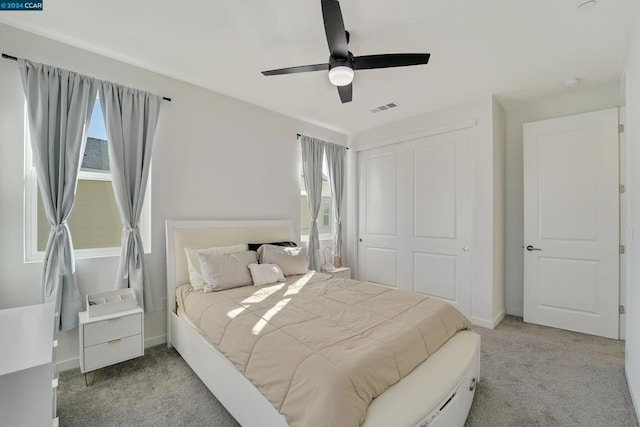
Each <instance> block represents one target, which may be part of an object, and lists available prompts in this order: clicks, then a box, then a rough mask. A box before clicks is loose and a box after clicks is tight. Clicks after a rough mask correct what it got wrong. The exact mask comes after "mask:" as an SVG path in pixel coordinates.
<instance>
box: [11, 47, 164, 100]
mask: <svg viewBox="0 0 640 427" xmlns="http://www.w3.org/2000/svg"><path fill="white" fill-rule="evenodd" d="M2 57H3V58H4V59H10V60H12V61H17V60H18V58H16V57H15V56H11V55H7V54H6V53H3V54H2ZM162 99H164V100H165V101H169V102H171V98H167V97H166V96H163V97H162Z"/></svg>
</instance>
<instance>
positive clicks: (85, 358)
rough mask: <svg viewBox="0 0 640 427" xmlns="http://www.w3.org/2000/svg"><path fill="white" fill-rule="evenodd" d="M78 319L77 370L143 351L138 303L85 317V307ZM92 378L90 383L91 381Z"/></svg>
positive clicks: (114, 362) (98, 367)
mask: <svg viewBox="0 0 640 427" xmlns="http://www.w3.org/2000/svg"><path fill="white" fill-rule="evenodd" d="M78 317H79V320H80V328H79V333H80V371H81V372H82V373H83V374H84V375H85V377H84V379H85V384H86V385H89V383H88V382H87V372H91V371H94V374H93V379H95V370H96V369H100V368H104V367H105V366H109V365H113V364H116V363H120V362H124V361H125V360H129V359H133V358H135V357H140V356H142V355H144V314H143V311H142V309H141V308H140V307H138V308H135V309H133V310H127V311H121V312H118V313H111V314H107V315H104V316H96V317H89V316H88V315H87V312H86V311H83V312H81V313H80V314H79V315H78ZM93 379H92V380H91V385H93Z"/></svg>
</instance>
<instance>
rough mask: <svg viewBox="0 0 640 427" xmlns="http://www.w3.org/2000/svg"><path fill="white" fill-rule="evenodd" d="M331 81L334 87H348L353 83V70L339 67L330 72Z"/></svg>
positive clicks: (342, 66)
mask: <svg viewBox="0 0 640 427" xmlns="http://www.w3.org/2000/svg"><path fill="white" fill-rule="evenodd" d="M329 81H330V82H331V84H332V85H334V86H347V85H349V84H351V82H352V81H353V68H350V67H346V66H344V65H339V66H337V67H333V68H332V69H330V70H329Z"/></svg>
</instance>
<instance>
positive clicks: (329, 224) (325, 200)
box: [300, 158, 333, 241]
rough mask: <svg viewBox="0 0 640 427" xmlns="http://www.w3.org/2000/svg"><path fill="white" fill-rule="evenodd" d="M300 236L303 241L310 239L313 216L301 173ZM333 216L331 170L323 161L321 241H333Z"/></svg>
mask: <svg viewBox="0 0 640 427" xmlns="http://www.w3.org/2000/svg"><path fill="white" fill-rule="evenodd" d="M300 190H301V191H300V234H301V235H302V240H303V241H306V240H307V239H308V238H309V231H310V228H309V226H310V225H311V215H310V214H309V204H308V201H307V190H306V187H305V185H304V176H303V174H302V173H300ZM332 229H333V215H332V203H331V187H330V186H329V170H328V167H327V159H326V158H324V159H323V161H322V201H321V202H320V213H319V214H318V231H319V235H320V236H319V237H320V240H332V239H333V234H332Z"/></svg>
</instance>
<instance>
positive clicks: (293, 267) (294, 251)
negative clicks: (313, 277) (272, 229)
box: [258, 245, 309, 276]
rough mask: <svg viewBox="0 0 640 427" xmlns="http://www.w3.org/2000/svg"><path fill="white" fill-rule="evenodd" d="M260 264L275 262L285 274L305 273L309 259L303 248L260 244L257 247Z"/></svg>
mask: <svg viewBox="0 0 640 427" xmlns="http://www.w3.org/2000/svg"><path fill="white" fill-rule="evenodd" d="M258 255H259V256H260V263H261V264H277V265H278V266H279V267H280V268H281V269H282V272H283V273H284V275H285V276H291V275H293V274H306V273H307V272H308V271H309V269H308V266H309V261H308V260H307V253H306V251H305V250H304V248H288V247H284V246H274V245H262V246H260V249H258Z"/></svg>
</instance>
